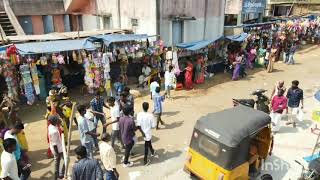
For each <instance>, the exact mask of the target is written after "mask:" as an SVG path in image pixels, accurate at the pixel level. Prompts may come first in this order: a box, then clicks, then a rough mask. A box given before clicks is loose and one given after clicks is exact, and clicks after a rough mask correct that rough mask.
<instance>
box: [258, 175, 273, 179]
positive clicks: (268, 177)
mask: <svg viewBox="0 0 320 180" xmlns="http://www.w3.org/2000/svg"><path fill="white" fill-rule="evenodd" d="M260 179H261V180H273V178H272V176H271V175H270V174H264V175H262V176H261V177H260Z"/></svg>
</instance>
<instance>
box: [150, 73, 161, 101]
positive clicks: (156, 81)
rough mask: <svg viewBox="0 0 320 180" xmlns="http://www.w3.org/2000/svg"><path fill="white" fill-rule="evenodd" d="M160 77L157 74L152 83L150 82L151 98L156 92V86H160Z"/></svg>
mask: <svg viewBox="0 0 320 180" xmlns="http://www.w3.org/2000/svg"><path fill="white" fill-rule="evenodd" d="M158 80H159V78H158V77H157V76H156V77H154V78H153V81H152V83H151V84H150V94H151V99H152V97H153V96H154V95H155V94H156V88H157V87H160V85H159V83H158Z"/></svg>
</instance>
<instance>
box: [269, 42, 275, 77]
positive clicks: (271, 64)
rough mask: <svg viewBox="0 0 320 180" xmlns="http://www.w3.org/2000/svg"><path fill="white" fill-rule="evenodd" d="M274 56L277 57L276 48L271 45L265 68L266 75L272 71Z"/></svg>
mask: <svg viewBox="0 0 320 180" xmlns="http://www.w3.org/2000/svg"><path fill="white" fill-rule="evenodd" d="M276 56H277V47H276V46H275V45H274V44H273V45H272V48H271V51H270V55H269V64H268V67H267V72H268V73H271V72H272V71H273V65H274V62H275V61H276Z"/></svg>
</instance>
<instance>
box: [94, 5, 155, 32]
mask: <svg viewBox="0 0 320 180" xmlns="http://www.w3.org/2000/svg"><path fill="white" fill-rule="evenodd" d="M120 2H121V4H120V16H121V27H120V25H119V14H118V0H97V12H98V15H108V16H111V20H112V22H111V24H112V25H111V27H113V29H119V28H121V29H130V30H133V31H134V32H135V33H137V34H148V35H155V34H156V29H157V24H156V1H155V0H121V1H120ZM132 18H133V19H138V26H137V27H133V26H132V23H131V19H132Z"/></svg>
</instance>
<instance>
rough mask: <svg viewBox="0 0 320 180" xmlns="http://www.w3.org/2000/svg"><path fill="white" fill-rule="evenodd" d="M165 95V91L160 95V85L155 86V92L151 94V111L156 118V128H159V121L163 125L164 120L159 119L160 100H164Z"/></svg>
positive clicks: (160, 112)
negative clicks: (152, 108)
mask: <svg viewBox="0 0 320 180" xmlns="http://www.w3.org/2000/svg"><path fill="white" fill-rule="evenodd" d="M165 96H166V93H165V94H164V95H163V96H161V95H160V87H157V88H156V94H155V95H154V96H153V107H154V110H153V113H154V115H155V116H156V118H157V127H156V129H157V130H158V129H159V123H161V125H164V122H163V121H162V119H161V114H162V102H163V101H164V99H165Z"/></svg>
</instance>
